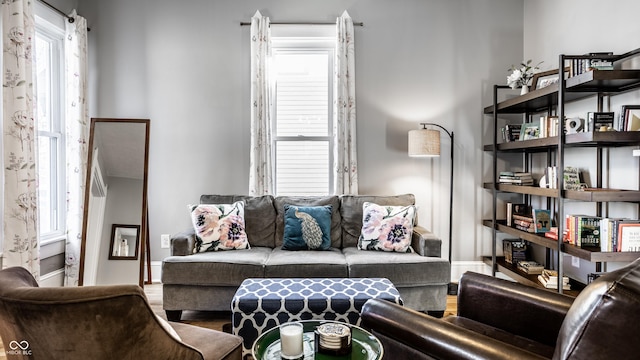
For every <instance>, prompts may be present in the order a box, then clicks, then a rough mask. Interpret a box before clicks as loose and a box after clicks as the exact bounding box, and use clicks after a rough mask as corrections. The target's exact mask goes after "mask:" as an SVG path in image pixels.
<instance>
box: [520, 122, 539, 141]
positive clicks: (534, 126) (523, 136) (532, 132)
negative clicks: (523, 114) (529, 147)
mask: <svg viewBox="0 0 640 360" xmlns="http://www.w3.org/2000/svg"><path fill="white" fill-rule="evenodd" d="M539 137H540V123H539V122H530V123H524V124H522V127H521V128H520V140H532V139H537V138H539Z"/></svg>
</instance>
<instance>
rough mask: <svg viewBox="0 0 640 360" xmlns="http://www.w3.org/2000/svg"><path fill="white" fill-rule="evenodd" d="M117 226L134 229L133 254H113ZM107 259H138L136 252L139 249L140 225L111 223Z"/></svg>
mask: <svg viewBox="0 0 640 360" xmlns="http://www.w3.org/2000/svg"><path fill="white" fill-rule="evenodd" d="M119 228H124V229H136V243H135V245H134V247H133V248H134V249H135V251H134V253H133V255H127V256H121V255H113V249H115V247H116V246H118V245H116V231H117V230H118V229H119ZM109 241H110V244H109V260H138V253H139V249H140V225H125V224H113V225H111V238H110V239H109Z"/></svg>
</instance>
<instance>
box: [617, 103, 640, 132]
mask: <svg viewBox="0 0 640 360" xmlns="http://www.w3.org/2000/svg"><path fill="white" fill-rule="evenodd" d="M620 120H621V125H622V126H621V127H620V129H621V130H622V131H640V105H623V106H622V108H621V109H620Z"/></svg>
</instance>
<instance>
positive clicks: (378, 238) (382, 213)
mask: <svg viewBox="0 0 640 360" xmlns="http://www.w3.org/2000/svg"><path fill="white" fill-rule="evenodd" d="M362 210H363V216H362V231H361V232H360V238H359V239H358V249H360V250H380V251H395V252H412V249H411V246H410V245H411V236H412V235H413V219H414V218H415V212H416V208H415V206H413V205H409V206H383V205H378V204H374V203H370V202H365V203H364V204H363V206H362Z"/></svg>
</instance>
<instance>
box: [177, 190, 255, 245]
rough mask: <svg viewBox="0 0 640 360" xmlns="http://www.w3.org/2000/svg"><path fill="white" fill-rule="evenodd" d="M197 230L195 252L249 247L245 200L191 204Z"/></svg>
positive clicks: (192, 216) (192, 220)
mask: <svg viewBox="0 0 640 360" xmlns="http://www.w3.org/2000/svg"><path fill="white" fill-rule="evenodd" d="M189 209H190V211H191V223H192V224H193V229H194V230H195V232H196V243H195V247H194V248H193V252H194V253H198V252H204V251H218V250H237V249H248V248H249V242H248V241H247V234H246V233H245V231H244V202H242V201H236V202H234V203H233V204H215V205H214V204H200V205H189Z"/></svg>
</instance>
